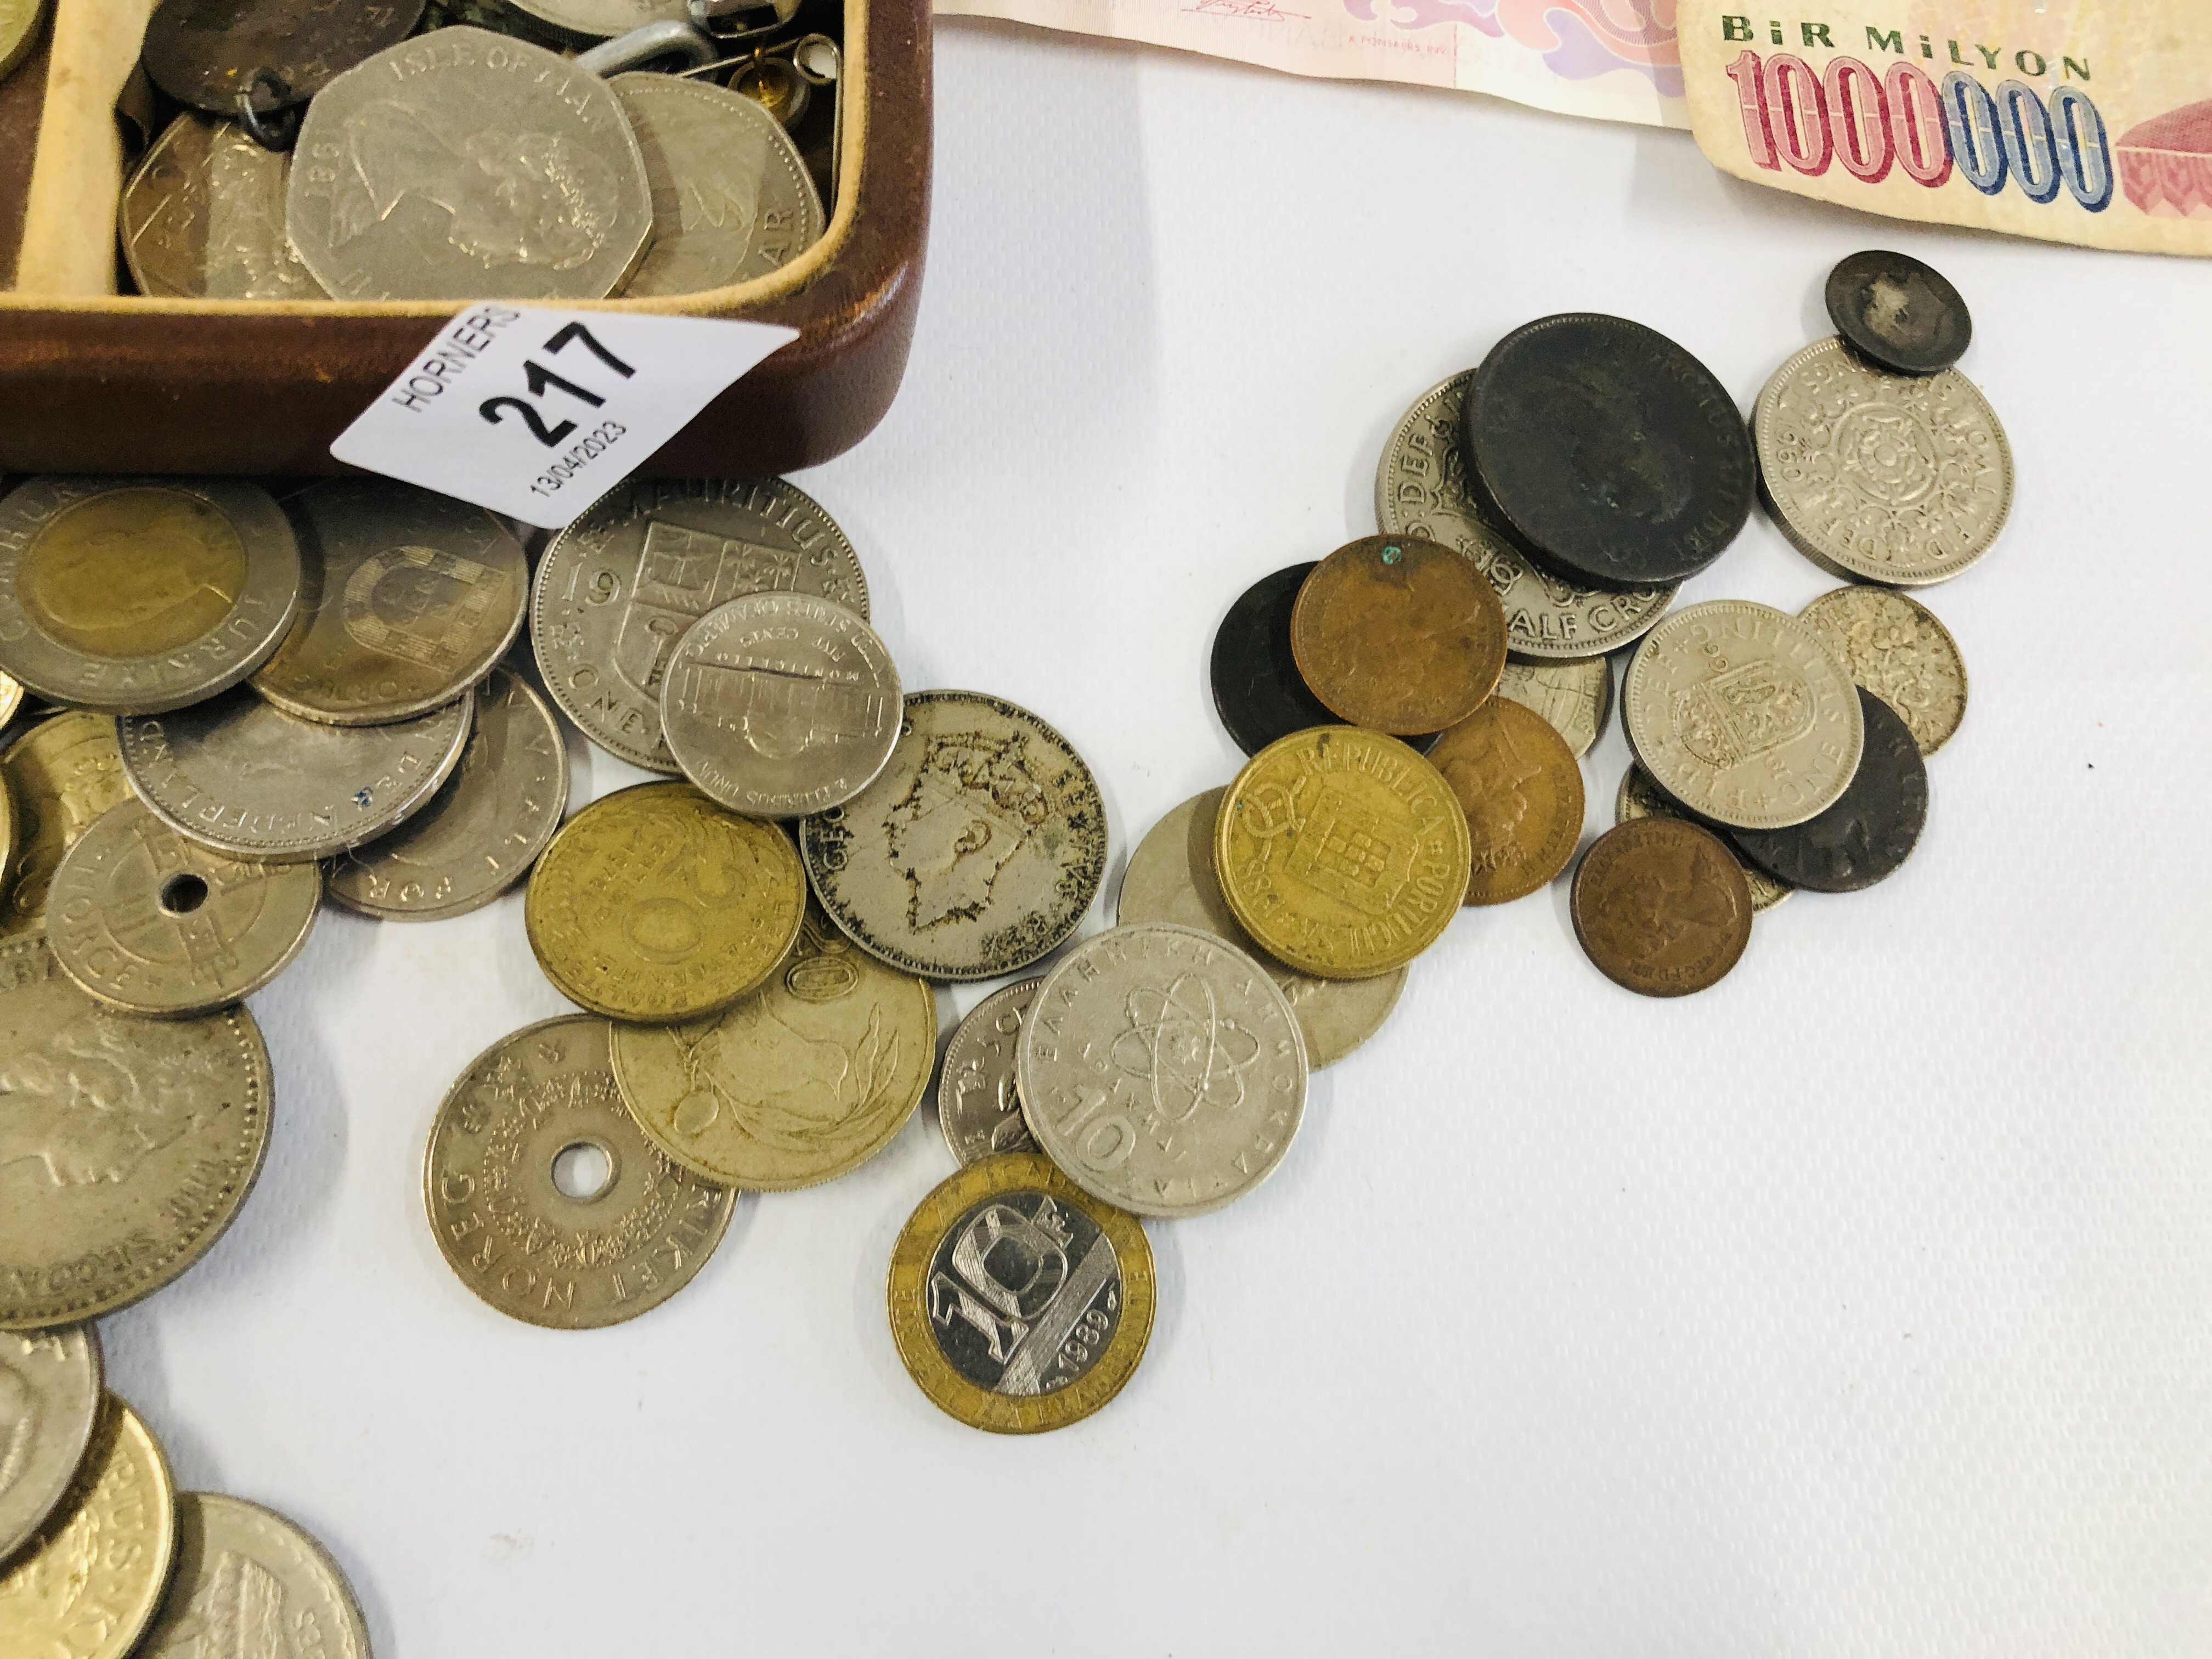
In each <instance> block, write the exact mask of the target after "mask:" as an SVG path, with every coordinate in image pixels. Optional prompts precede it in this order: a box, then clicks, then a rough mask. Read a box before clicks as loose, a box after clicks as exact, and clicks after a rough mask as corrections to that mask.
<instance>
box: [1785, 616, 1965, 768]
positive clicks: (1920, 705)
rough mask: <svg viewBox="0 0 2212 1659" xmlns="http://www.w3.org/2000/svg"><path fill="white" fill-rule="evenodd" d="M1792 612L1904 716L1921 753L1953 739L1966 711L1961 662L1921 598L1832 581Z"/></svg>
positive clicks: (1858, 678)
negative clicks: (1842, 585)
mask: <svg viewBox="0 0 2212 1659" xmlns="http://www.w3.org/2000/svg"><path fill="white" fill-rule="evenodd" d="M1797 620H1798V621H1799V622H1802V623H1805V624H1806V625H1807V626H1808V627H1809V628H1810V629H1812V630H1813V631H1814V633H1815V634H1818V635H1820V637H1821V639H1822V640H1824V641H1826V642H1827V646H1828V648H1829V649H1830V650H1832V651H1833V652H1834V653H1836V655H1837V656H1838V657H1840V658H1841V659H1843V664H1844V668H1845V669H1847V670H1848V671H1850V677H1851V678H1853V679H1854V680H1856V681H1857V682H1858V683H1859V684H1861V685H1863V686H1864V687H1865V688H1866V689H1867V690H1869V691H1871V692H1873V693H1874V694H1875V696H1877V697H1880V698H1881V700H1882V701H1883V702H1886V703H1887V704H1888V705H1889V706H1890V707H1891V708H1894V709H1895V710H1896V711H1897V712H1898V713H1899V714H1901V715H1903V716H1904V717H1905V724H1906V725H1907V726H1911V728H1912V740H1913V741H1914V742H1915V743H1917V744H1919V745H1920V752H1921V754H1922V755H1923V756H1927V755H1932V754H1934V753H1935V752H1936V750H1938V749H1941V748H1942V746H1943V745H1944V744H1947V743H1948V742H1950V741H1951V738H1953V736H1954V735H1955V734H1956V732H1958V730H1959V726H1960V722H1961V721H1963V720H1965V719H1966V659H1964V658H1963V657H1961V656H1960V653H1959V642H1958V641H1956V640H1954V639H1953V638H1952V637H1951V630H1950V629H1948V628H1946V627H1944V626H1943V624H1942V623H1940V622H1938V621H1937V620H1936V616H1935V613H1934V612H1933V611H1929V609H1928V607H1927V606H1926V605H1922V604H1921V603H1920V602H1919V601H1918V600H1917V599H1908V598H1906V597H1905V595H1904V594H1902V593H1896V592H1891V591H1890V590H1889V589H1888V588H1887V587H1875V586H1867V585H1864V584H1860V585H1855V586H1850V587H1838V588H1832V589H1830V590H1829V591H1828V592H1826V593H1823V594H1821V595H1820V598H1819V599H1815V600H1814V601H1813V603H1812V604H1810V605H1807V606H1806V607H1805V608H1804V609H1803V610H1802V611H1799V612H1798V613H1797Z"/></svg>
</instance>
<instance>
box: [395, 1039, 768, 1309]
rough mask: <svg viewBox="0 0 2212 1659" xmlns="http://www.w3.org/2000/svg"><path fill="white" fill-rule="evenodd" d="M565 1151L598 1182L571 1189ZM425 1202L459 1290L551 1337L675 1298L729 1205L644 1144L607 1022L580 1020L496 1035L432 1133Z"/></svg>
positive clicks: (722, 1192) (722, 1191)
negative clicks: (590, 1168) (619, 1082)
mask: <svg viewBox="0 0 2212 1659" xmlns="http://www.w3.org/2000/svg"><path fill="white" fill-rule="evenodd" d="M594 1152H595V1153H597V1154H598V1158H597V1159H592V1158H590V1157H589V1154H591V1153H594ZM563 1154H568V1157H569V1158H571V1159H572V1160H573V1161H574V1163H575V1164H597V1167H598V1169H599V1182H598V1183H597V1184H596V1186H593V1187H587V1188H583V1189H582V1190H581V1191H580V1192H578V1193H575V1194H571V1193H570V1192H568V1191H566V1190H564V1189H563V1186H562V1170H561V1169H559V1168H557V1167H556V1165H559V1164H560V1163H561V1160H562V1156H563ZM422 1195H423V1202H424V1205H425V1206H426V1207H427V1208H428V1212H429V1218H430V1231H432V1232H433V1233H434V1234H435V1235H436V1236H437V1240H438V1248H439V1249H441V1250H443V1251H444V1252H445V1255H446V1260H447V1262H448V1263H450V1264H451V1265H452V1267H453V1272H454V1273H457V1274H458V1275H459V1278H460V1280H461V1283H462V1284H464V1285H467V1286H468V1287H469V1289H470V1290H471V1291H474V1292H475V1293H476V1294H477V1296H479V1297H483V1299H484V1300H485V1301H486V1302H488V1303H489V1304H491V1305H492V1306H493V1307H495V1308H496V1309H498V1310H499V1311H500V1312H501V1313H503V1314H506V1315H507V1316H509V1317H510V1318H513V1319H520V1320H523V1321H525V1322H527V1323H529V1324H532V1325H544V1326H548V1327H550V1328H553V1329H556V1330H587V1329H591V1328H595V1327H598V1326H601V1325H614V1324H619V1323H620V1322H622V1321H623V1320H625V1319H635V1318H636V1317H637V1316H638V1315H640V1314H641V1313H645V1312H647V1311H648V1310H651V1309H653V1308H657V1307H659V1305H660V1304H662V1303H664V1302H665V1301H667V1300H668V1298H669V1297H671V1296H673V1295H675V1294H676V1292H677V1291H680V1290H682V1289H683V1288H684V1285H688V1284H690V1282H691V1277H692V1275H693V1274H695V1273H697V1272H698V1271H699V1269H700V1267H702V1266H703V1265H704V1263H705V1261H706V1260H707V1258H708V1256H709V1255H712V1254H713V1253H714V1246H715V1245H717V1244H718V1243H720V1242H721V1238H722V1234H723V1233H724V1232H725V1231H726V1230H727V1229H728V1227H729V1225H730V1214H731V1212H732V1208H733V1207H734V1206H735V1203H736V1195H735V1194H732V1192H731V1191H730V1190H729V1189H728V1188H726V1187H719V1186H715V1185H714V1184H712V1183H710V1182H705V1181H702V1180H701V1179H700V1178H699V1177H698V1176H695V1175H693V1174H692V1173H691V1172H690V1170H684V1169H682V1168H680V1167H679V1166H678V1165H676V1164H671V1163H670V1162H669V1160H668V1159H667V1158H665V1156H663V1155H662V1153H661V1152H660V1149H659V1148H658V1147H657V1146H654V1145H653V1143H652V1142H651V1141H650V1140H647V1139H646V1138H645V1135H644V1133H642V1132H641V1130H640V1129H639V1128H638V1127H637V1125H636V1123H635V1121H633V1120H632V1119H631V1117H630V1115H629V1112H628V1111H627V1110H625V1109H623V1103H622V1094H621V1091H620V1090H618V1089H617V1087H616V1085H615V1074H614V1066H613V1061H612V1057H611V1052H610V1033H609V1029H608V1025H607V1022H606V1021H605V1020H603V1019H596V1018H592V1017H590V1016H589V1015H584V1014H570V1015H567V1016H565V1017H563V1018H559V1019H549V1020H544V1021H543V1022H541V1023H540V1024H536V1025H532V1026H529V1027H527V1028H526V1029H525V1030H520V1031H515V1032H513V1033H511V1034H510V1035H508V1036H503V1037H501V1039H500V1040H499V1041H498V1042H495V1043H494V1044H492V1046H491V1047H490V1048H487V1049H485V1050H484V1052H483V1054H479V1055H477V1058H476V1059H475V1060H474V1061H472V1062H471V1065H470V1066H469V1068H468V1070H467V1071H465V1072H464V1073H461V1077H460V1080H459V1082H458V1083H456V1084H454V1085H453V1089H452V1091H450V1092H449V1093H448V1094H447V1096H446V1098H445V1101H444V1103H442V1104H441V1105H440V1107H439V1108H438V1120H437V1123H436V1125H435V1127H433V1128H432V1129H431V1131H430V1145H429V1147H428V1151H427V1152H426V1153H425V1154H424V1158H423V1164H422Z"/></svg>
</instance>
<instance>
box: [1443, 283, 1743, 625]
mask: <svg viewBox="0 0 2212 1659" xmlns="http://www.w3.org/2000/svg"><path fill="white" fill-rule="evenodd" d="M1462 439H1463V441H1465V443H1466V445H1467V449H1468V455H1469V456H1470V457H1471V458H1472V459H1473V462H1474V477H1473V483H1474V485H1475V487H1476V488H1475V494H1476V496H1477V498H1478V499H1479V500H1480V501H1481V502H1482V503H1483V505H1484V506H1485V507H1487V508H1489V509H1490V510H1491V512H1492V515H1493V516H1494V517H1495V518H1496V520H1498V522H1499V523H1500V524H1502V525H1503V526H1504V527H1505V528H1506V530H1507V531H1508V532H1510V534H1511V535H1512V537H1513V538H1514V540H1515V541H1516V543H1517V544H1520V545H1521V546H1522V548H1524V549H1525V550H1527V551H1528V553H1530V554H1531V555H1532V556H1534V557H1536V558H1537V559H1539V560H1541V562H1544V563H1546V564H1548V565H1550V566H1552V567H1553V568H1554V569H1555V570H1557V571H1558V572H1559V574H1561V575H1562V576H1564V577H1565V578H1566V579H1567V580H1571V581H1583V582H1589V583H1592V584H1595V585H1596V586H1601V587H1652V586H1659V585H1662V584H1664V583H1667V582H1677V581H1680V580H1684V579H1685V578H1686V577H1690V576H1693V575H1695V574H1697V573H1698V572H1699V571H1700V570H1703V569H1704V568H1705V567H1706V566H1707V565H1709V564H1711V562H1713V561H1714V560H1715V559H1717V558H1718V557H1719V556H1721V553H1722V551H1723V550H1724V549H1725V548H1726V547H1727V546H1728V544H1729V543H1730V542H1732V541H1734V540H1735V538H1736V533H1737V532H1739V531H1741V529H1742V528H1743V526H1744V521H1745V520H1747V518H1749V517H1750V516H1751V503H1752V497H1753V494H1754V493H1755V491H1756V489H1757V485H1758V466H1757V464H1756V462H1755V461H1754V460H1753V456H1752V449H1751V436H1750V434H1749V433H1748V432H1747V430H1746V429H1745V427H1744V421H1743V415H1742V413H1741V410H1738V409H1737V408H1736V404H1735V398H1733V397H1731V396H1730V395H1729V390H1728V388H1727V387H1726V386H1723V385H1722V384H1721V382H1720V381H1719V380H1718V379H1717V378H1716V377H1715V376H1714V374H1713V372H1712V371H1711V369H1709V368H1706V367H1705V365H1704V364H1703V363H1701V362H1699V361H1698V360H1697V359H1696V358H1695V357H1693V356H1691V355H1690V354H1689V353H1688V352H1686V351H1685V350H1684V349H1682V348H1681V347H1680V346H1679V345H1677V344H1675V343H1674V342H1673V341H1672V340H1670V339H1668V337H1666V336H1665V335H1663V334H1661V333H1659V332H1657V331H1656V330H1653V329H1649V328H1646V327H1644V325H1642V324H1641V323H1632V322H1630V321H1628V320H1626V319H1624V318H1620V317H1603V316H1596V315H1592V314H1589V313H1568V314H1565V315H1562V316H1557V317H1544V318H1540V319H1537V320H1536V321H1534V322H1533V323H1528V324H1527V325H1523V326H1522V327H1520V328H1517V329H1516V330H1515V331H1513V332H1512V333H1510V334H1509V335H1507V336H1506V337H1504V339H1503V340H1501V341H1499V342H1498V344H1497V346H1496V347H1495V348H1493V349H1492V351H1491V354H1490V356H1488V357H1486V358H1485V359H1484V360H1483V363H1482V367H1481V368H1479V369H1478V370H1476V371H1475V377H1474V391H1473V392H1472V393H1471V394H1470V395H1469V396H1468V400H1467V412H1466V419H1465V427H1464V430H1463V432H1462Z"/></svg>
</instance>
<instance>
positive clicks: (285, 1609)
mask: <svg viewBox="0 0 2212 1659" xmlns="http://www.w3.org/2000/svg"><path fill="white" fill-rule="evenodd" d="M174 1572H175V1576H174V1577H173V1578H171V1579H170V1581H169V1593H168V1595H167V1599H165V1600H164V1601H162V1603H161V1611H160V1612H159V1613H155V1615H154V1622H153V1624H152V1625H151V1626H149V1627H148V1629H147V1632H146V1634H145V1635H144V1636H143V1637H141V1638H139V1639H138V1645H137V1647H135V1648H133V1649H132V1650H131V1659H215V1656H216V1655H218V1654H223V1655H228V1654H240V1655H244V1654H255V1655H264V1654H265V1655H268V1656H270V1659H276V1656H278V1655H283V1656H286V1659H291V1656H295V1655H296V1656H300V1659H307V1656H309V1655H313V1656H315V1659H368V1623H367V1622H366V1621H365V1620H363V1619H362V1616H361V1607H360V1605H359V1604H358V1603H357V1602H356V1601H355V1600H354V1595H353V1586H352V1585H350V1584H349V1583H346V1576H345V1574H344V1573H343V1571H340V1570H339V1567H338V1564H337V1562H335V1561H333V1560H331V1558H330V1553H329V1552H328V1551H326V1550H325V1549H324V1548H323V1547H322V1546H321V1545H320V1544H319V1543H317V1542H316V1541H314V1540H313V1539H312V1538H310V1537H308V1536H307V1534H306V1533H305V1532H303V1531H301V1529H300V1528H298V1527H297V1526H295V1524H294V1523H293V1522H289V1521H287V1520H286V1519H285V1518H284V1517H283V1516H281V1515H278V1514H276V1512H275V1511H274V1510H264V1509H263V1508H262V1507H261V1506H260V1505H259V1504H249V1503H247V1502H246V1500H245V1499H244V1498H231V1497H227V1496H225V1495H223V1494H221V1493H217V1492H179V1493H178V1494H177V1563H176V1567H175V1569H174Z"/></svg>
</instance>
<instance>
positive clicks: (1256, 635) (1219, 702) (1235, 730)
mask: <svg viewBox="0 0 2212 1659" xmlns="http://www.w3.org/2000/svg"><path fill="white" fill-rule="evenodd" d="M1320 562H1321V561H1320V560H1318V559H1309V560H1307V561H1306V562H1304V564H1293V565H1285V567H1284V568H1282V569H1280V570H1277V571H1274V572H1272V573H1271V574H1267V575H1265V576H1262V577H1261V578H1260V580H1258V581H1256V582H1254V583H1253V584H1252V586H1249V587H1248V588H1246V589H1245V590H1244V592H1243V593H1241V594H1240V595H1238V596H1237V603H1236V604H1234V605H1231V606H1230V607H1229V614H1228V615H1227V616H1225V617H1223V618H1222V619H1221V626H1220V627H1219V628H1218V629H1216V630H1215V631H1214V635H1213V660H1212V679H1213V707H1214V708H1215V710H1216V711H1217V712H1218V714H1220V716H1221V723H1222V725H1223V726H1225V727H1227V728H1228V732H1229V736H1230V738H1231V740H1232V741H1233V742H1235V744H1237V747H1238V748H1239V749H1242V750H1243V751H1244V752H1245V753H1246V754H1247V755H1256V754H1258V753H1259V752H1260V751H1261V750H1262V749H1265V748H1266V747H1267V745H1268V744H1271V743H1273V742H1274V741H1275V739H1276V738H1287V737H1288V736H1290V735H1291V732H1303V731H1304V730H1306V729H1307V728H1308V727H1309V726H1340V725H1341V724H1343V722H1342V721H1340V720H1338V719H1337V717H1336V716H1335V715H1334V714H1330V713H1329V712H1328V708H1327V707H1326V706H1325V705H1324V704H1323V703H1322V700H1321V699H1320V698H1319V697H1316V696H1314V694H1313V689H1312V688H1311V687H1310V686H1309V685H1307V684H1306V683H1305V679H1304V676H1302V675H1301V674H1300V673H1299V672H1298V664H1297V655H1296V653H1293V652H1292V651H1291V612H1292V611H1295V610H1296V609H1297V602H1298V589H1299V588H1300V587H1302V586H1304V585H1305V580H1306V578H1307V577H1308V576H1310V575H1311V574H1313V572H1314V570H1315V568H1316V566H1318V565H1319V564H1320ZM1436 740H1437V739H1436V733H1434V732H1429V733H1428V734H1426V735H1425V736H1422V737H1417V738H1407V739H1406V742H1407V743H1408V744H1411V745H1412V746H1413V748H1415V749H1417V750H1420V752H1421V753H1423V754H1426V753H1427V752H1428V751H1429V750H1430V749H1431V747H1432V746H1434V744H1435V743H1436Z"/></svg>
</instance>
